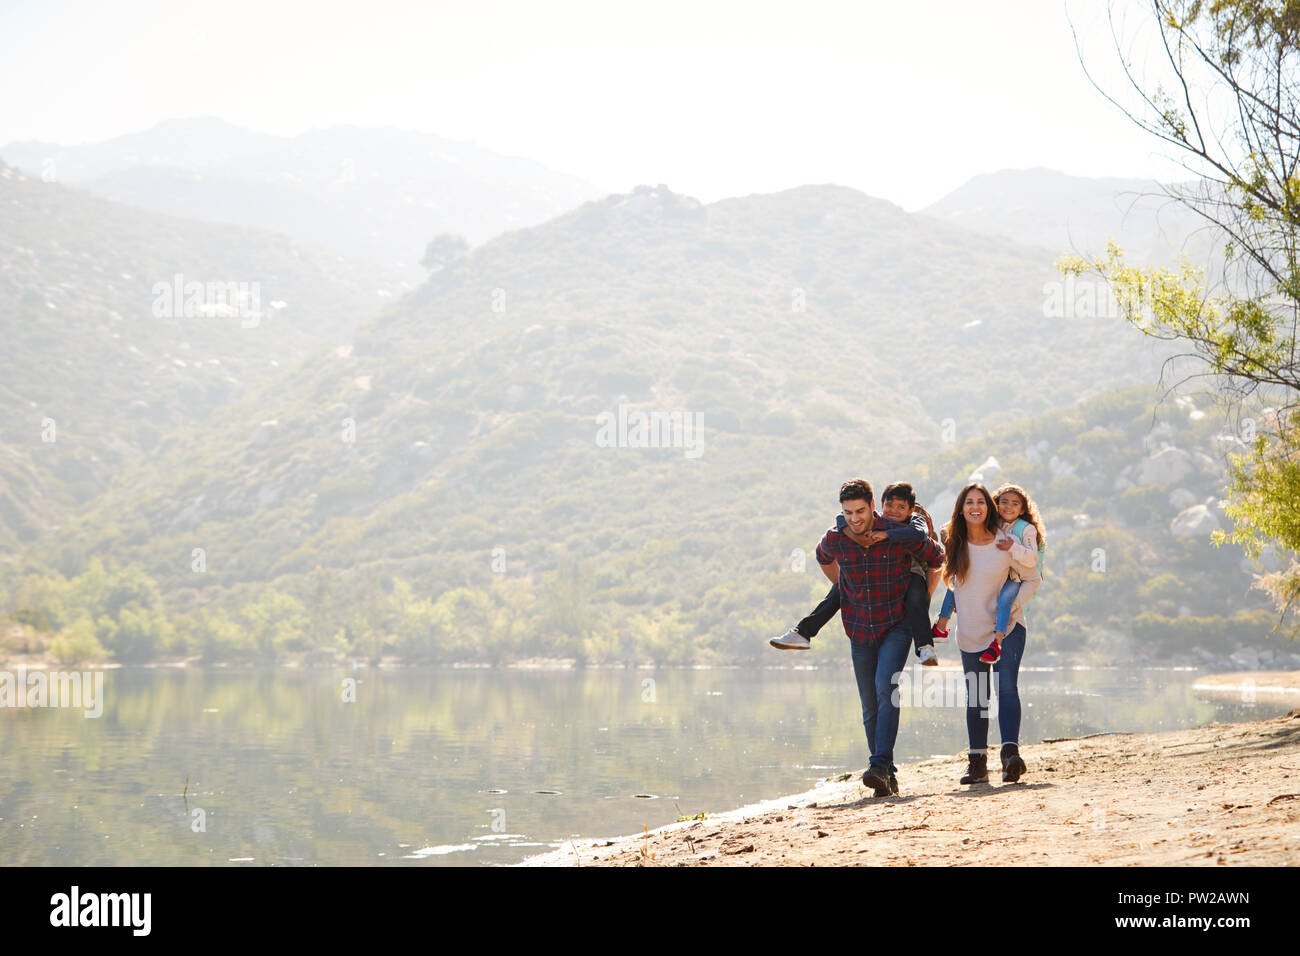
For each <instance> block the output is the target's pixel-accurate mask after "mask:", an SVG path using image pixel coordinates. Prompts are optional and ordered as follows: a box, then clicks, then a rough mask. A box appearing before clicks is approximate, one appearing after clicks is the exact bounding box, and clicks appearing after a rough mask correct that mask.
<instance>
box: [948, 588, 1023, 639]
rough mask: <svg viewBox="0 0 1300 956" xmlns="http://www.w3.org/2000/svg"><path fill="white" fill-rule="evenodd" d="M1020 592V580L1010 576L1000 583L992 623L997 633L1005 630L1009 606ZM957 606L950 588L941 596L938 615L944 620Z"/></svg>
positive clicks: (1009, 617)
mask: <svg viewBox="0 0 1300 956" xmlns="http://www.w3.org/2000/svg"><path fill="white" fill-rule="evenodd" d="M1019 594H1020V582H1019V581H1013V580H1012V579H1011V577H1010V576H1008V577H1007V579H1006V581H1005V582H1004V583H1003V585H1002V590H1001V591H999V592H998V619H997V622H996V623H995V624H994V625H993V630H995V631H997V632H998V633H999V634H1005V633H1006V632H1007V625H1008V624H1010V623H1011V607H1012V605H1014V604H1015V603H1016V597H1017V595H1019ZM956 607H957V596H956V595H955V594H953V593H952V588H948V591H947V593H946V594H944V596H943V607H941V608H940V609H939V616H940V617H941V618H943V619H944V620H947V619H948V618H950V617H952V612H953V610H955V609H956Z"/></svg>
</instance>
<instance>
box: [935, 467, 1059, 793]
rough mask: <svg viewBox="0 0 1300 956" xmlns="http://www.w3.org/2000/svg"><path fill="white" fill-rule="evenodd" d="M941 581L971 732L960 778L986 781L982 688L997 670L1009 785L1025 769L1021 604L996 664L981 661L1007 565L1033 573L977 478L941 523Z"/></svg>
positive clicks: (985, 714) (986, 700)
mask: <svg viewBox="0 0 1300 956" xmlns="http://www.w3.org/2000/svg"><path fill="white" fill-rule="evenodd" d="M943 543H944V547H945V549H946V553H945V555H944V566H943V579H944V582H945V583H946V584H947V585H948V587H950V588H952V590H953V593H954V594H955V596H956V599H957V649H958V650H959V651H961V663H962V669H963V670H964V671H965V673H966V732H967V735H968V736H969V738H970V758H969V759H970V763H969V766H968V767H967V768H966V775H965V776H964V777H962V778H961V782H962V783H985V782H987V781H988V779H989V772H988V736H989V718H988V707H989V690H990V684H991V683H992V677H991V674H996V675H997V693H998V730H999V731H1000V732H1001V735H1002V779H1003V781H1005V782H1007V783H1014V782H1015V781H1016V780H1019V779H1020V776H1021V775H1022V774H1023V773H1024V772H1025V769H1026V768H1025V762H1024V760H1022V759H1021V757H1020V747H1019V736H1020V694H1019V691H1018V689H1017V686H1016V679H1017V677H1018V676H1019V672H1020V658H1021V655H1023V654H1024V651H1025V623H1024V613H1023V610H1021V609H1017V610H1016V611H1015V612H1014V613H1013V614H1012V615H1011V620H1010V623H1011V624H1012V625H1014V626H1013V627H1012V628H1011V630H1010V631H1009V632H1008V633H1007V635H1006V637H1005V638H1003V640H1002V649H1001V656H1000V657H999V659H998V661H997V663H996V664H988V663H984V662H981V661H980V654H981V653H982V652H984V651H985V649H986V648H988V646H989V644H990V642H991V641H992V640H993V636H994V625H995V623H996V617H997V609H998V592H999V591H1000V590H1001V589H1002V585H1003V583H1004V582H1005V581H1006V580H1007V574H1008V572H1010V570H1011V569H1012V567H1013V565H1014V567H1015V568H1016V570H1017V571H1020V572H1022V573H1023V574H1026V575H1033V576H1036V575H1037V569H1036V568H1035V567H1034V566H1033V565H1029V566H1028V567H1026V566H1024V565H1020V564H1014V559H1013V557H1012V552H1011V545H1012V540H1011V538H1010V536H1009V535H1007V534H1006V533H1005V532H1003V531H1001V530H999V527H998V511H997V508H996V507H995V505H994V503H993V496H992V495H991V494H989V490H988V488H986V487H985V486H984V485H982V484H978V483H977V484H970V485H967V486H966V487H965V488H963V489H962V490H961V493H960V494H959V495H958V496H957V501H956V503H955V504H954V505H953V509H952V519H951V520H950V521H949V522H948V523H947V524H945V525H944V526H943Z"/></svg>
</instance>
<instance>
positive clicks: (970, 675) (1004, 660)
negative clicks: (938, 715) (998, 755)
mask: <svg viewBox="0 0 1300 956" xmlns="http://www.w3.org/2000/svg"><path fill="white" fill-rule="evenodd" d="M982 653H983V651H962V652H961V666H962V670H963V671H965V672H966V735H967V736H968V737H969V739H970V749H971V752H972V753H977V752H983V751H987V750H988V746H989V704H990V703H991V698H990V696H989V691H990V688H991V686H992V685H993V680H994V678H995V677H996V680H997V695H998V732H999V733H1000V734H1001V735H1002V742H1003V743H1004V744H1018V743H1020V688H1019V686H1018V684H1017V680H1018V678H1019V676H1020V658H1021V657H1022V656H1023V655H1024V653H1025V626H1024V625H1023V624H1017V625H1016V626H1015V627H1014V628H1013V629H1012V631H1011V633H1010V634H1008V635H1007V636H1006V637H1004V638H1003V639H1002V656H1001V657H1000V658H998V661H997V663H996V664H986V663H984V662H983V661H981V660H980V654H982Z"/></svg>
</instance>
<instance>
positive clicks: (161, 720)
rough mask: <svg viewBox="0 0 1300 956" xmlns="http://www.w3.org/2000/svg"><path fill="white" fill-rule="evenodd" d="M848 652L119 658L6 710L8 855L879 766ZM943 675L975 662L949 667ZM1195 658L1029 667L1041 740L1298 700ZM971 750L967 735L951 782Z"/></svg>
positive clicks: (666, 807) (808, 780) (416, 839)
mask: <svg viewBox="0 0 1300 956" xmlns="http://www.w3.org/2000/svg"><path fill="white" fill-rule="evenodd" d="M842 656H843V660H842V661H841V660H836V659H833V658H831V657H830V655H829V653H828V654H827V659H826V660H825V661H824V662H819V666H818V667H815V668H811V669H762V670H759V669H754V670H666V669H658V670H644V669H643V670H579V671H518V670H473V669H470V670H447V669H427V670H415V669H403V670H391V671H374V670H362V671H357V672H352V671H346V670H343V669H340V670H337V671H332V670H314V671H288V670H281V671H273V672H234V671H226V670H194V669H188V670H176V669H119V670H110V671H107V672H106V673H105V675H104V711H103V715H102V716H101V717H99V718H97V719H87V718H85V717H84V716H83V715H82V712H81V711H79V710H68V709H54V708H45V709H36V708H28V709H15V708H0V748H2V749H3V752H4V754H5V758H6V759H5V760H4V761H3V762H0V864H3V865H56V864H57V865H80V864H90V865H125V864H134V865H139V864H143V865H209V864H218V865H222V866H231V865H251V866H259V865H310V864H322V865H339V864H350V865H356V864H361V865H376V864H378V865H402V866H421V865H468V866H478V865H484V864H501V863H511V862H516V861H518V860H521V859H523V858H524V857H525V856H531V855H533V854H536V853H539V852H544V851H545V850H547V849H548V848H550V847H552V846H555V845H558V844H561V843H562V842H563V841H565V840H566V839H568V838H570V837H601V836H616V835H620V834H624V833H632V832H639V831H640V830H641V828H642V826H648V827H650V828H651V829H653V828H655V827H656V826H660V825H662V824H664V823H669V822H672V821H673V820H675V819H677V817H678V816H679V815H682V814H695V813H698V812H700V811H702V810H708V811H720V810H727V809H731V808H734V807H736V806H740V805H742V804H746V803H752V802H755V801H758V800H761V799H767V798H771V797H776V796H780V795H782V794H785V793H794V792H798V791H801V790H804V789H807V788H808V787H809V786H811V785H812V784H814V783H816V782H817V781H818V780H821V779H823V778H825V777H827V776H828V775H830V774H832V773H836V772H841V771H845V770H860V769H861V768H862V767H863V766H864V764H865V763H866V740H865V735H864V733H863V730H862V724H861V720H860V711H859V705H858V700H857V693H856V690H855V687H854V684H853V679H852V675H851V671H850V668H849V662H848V654H847V651H846V652H845V653H844V654H843V655H842ZM910 673H911V674H913V675H918V674H919V673H920V672H919V668H917V667H915V665H913V668H912V671H911V672H910ZM930 673H931V674H934V673H935V672H934V671H931V672H930ZM946 673H951V674H953V675H954V677H955V678H959V675H958V674H957V672H955V671H952V672H946V671H944V670H940V671H939V672H938V674H937V675H936V677H935V678H931V679H939V680H941V681H942V680H943V679H944V678H945V674H946ZM1195 676H1196V675H1195V674H1193V673H1190V672H1186V671H1173V670H1121V669H1114V670H1111V669H1106V670H1032V669H1026V670H1024V671H1022V674H1021V699H1022V701H1023V703H1024V719H1023V727H1022V731H1021V741H1022V742H1023V743H1026V744H1029V743H1037V742H1039V741H1041V740H1043V739H1044V738H1048V737H1076V736H1082V735H1084V734H1091V733H1098V732H1103V731H1134V732H1146V731H1160V730H1171V729H1176V728H1180V727H1190V726H1197V725H1204V724H1208V723H1210V722H1212V721H1215V720H1218V721H1233V720H1253V719H1260V718H1264V717H1270V716H1274V715H1276V714H1281V713H1285V712H1286V711H1287V710H1288V709H1289V708H1290V707H1291V706H1293V704H1289V703H1284V702H1280V701H1277V700H1269V699H1268V695H1265V694H1260V695H1259V700H1258V703H1247V702H1245V701H1242V700H1233V699H1229V700H1224V699H1216V698H1213V697H1207V696H1202V695H1200V694H1198V693H1196V692H1193V691H1192V689H1191V684H1192V682H1193V680H1194V679H1195ZM351 678H355V679H356V684H355V688H354V689H355V700H352V701H348V700H345V699H344V698H345V697H346V696H349V694H348V690H349V687H348V685H346V683H345V682H346V680H348V679H351ZM911 699H912V698H911V697H910V696H908V697H905V700H904V705H905V706H904V711H903V715H902V726H901V730H900V732H899V737H898V746H897V758H896V759H897V761H898V762H899V764H900V767H901V769H900V773H899V777H900V782H901V784H902V786H903V788H904V791H905V790H906V787H907V767H906V764H907V762H908V761H913V760H918V759H925V758H928V757H930V756H934V755H944V754H946V755H957V754H959V753H961V752H963V751H964V750H965V723H964V712H963V710H962V707H961V704H962V699H961V697H960V695H957V696H955V699H952V700H950V701H947V702H945V701H944V700H943V698H942V695H938V694H933V693H932V694H931V695H930V696H929V698H920V697H918V699H928V700H929V705H928V706H913V705H909V704H908V701H909V700H911ZM945 703H949V704H954V705H956V706H944V704H945ZM994 727H996V724H994ZM991 740H992V741H993V742H996V740H997V733H996V729H995V730H994V731H993V732H992V734H991ZM1030 767H1031V769H1030V773H1031V776H1032V773H1033V769H1034V768H1033V763H1032V760H1031V764H1030ZM963 768H964V760H963V759H962V758H960V757H957V756H954V757H953V774H954V783H955V780H956V777H957V776H959V775H960V772H961V770H962V769H963ZM638 795H642V796H638Z"/></svg>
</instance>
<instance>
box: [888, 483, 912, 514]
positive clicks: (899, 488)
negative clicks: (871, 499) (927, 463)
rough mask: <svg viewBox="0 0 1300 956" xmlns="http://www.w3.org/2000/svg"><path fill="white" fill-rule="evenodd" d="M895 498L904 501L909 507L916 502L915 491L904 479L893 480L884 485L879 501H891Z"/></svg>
mask: <svg viewBox="0 0 1300 956" xmlns="http://www.w3.org/2000/svg"><path fill="white" fill-rule="evenodd" d="M895 498H901V499H902V500H903V501H906V502H907V506H908V507H909V508H910V507H912V506H913V505H915V504H916V492H915V491H914V490H912V486H911V485H909V484H908V483H907V482H905V481H895V482H892V483H891V484H888V485H886V486H885V490H884V491H883V492H881V495H880V500H881V501H893V500H894V499H895Z"/></svg>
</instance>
